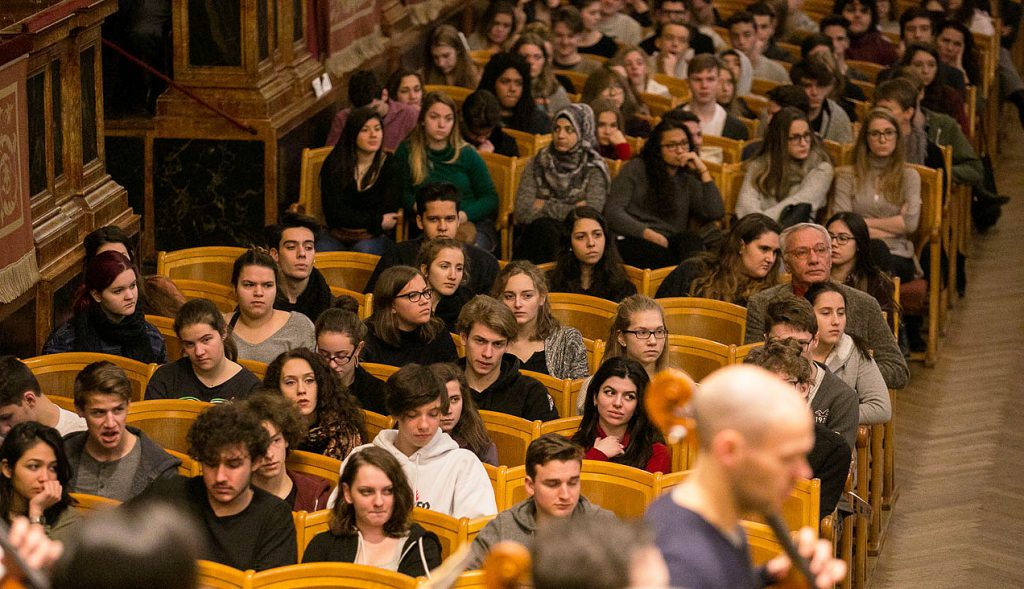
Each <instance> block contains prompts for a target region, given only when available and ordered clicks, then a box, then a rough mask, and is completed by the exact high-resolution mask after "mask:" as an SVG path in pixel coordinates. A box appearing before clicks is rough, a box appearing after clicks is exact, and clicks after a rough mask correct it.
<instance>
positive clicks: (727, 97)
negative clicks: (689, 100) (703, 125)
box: [698, 63, 757, 135]
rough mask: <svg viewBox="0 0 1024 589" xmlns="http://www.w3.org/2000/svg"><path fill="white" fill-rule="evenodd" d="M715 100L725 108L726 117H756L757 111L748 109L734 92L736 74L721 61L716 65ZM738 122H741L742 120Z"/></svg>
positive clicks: (744, 101) (744, 102)
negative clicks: (716, 89)
mask: <svg viewBox="0 0 1024 589" xmlns="http://www.w3.org/2000/svg"><path fill="white" fill-rule="evenodd" d="M715 102H717V103H718V104H719V105H720V106H721V107H722V108H724V109H725V114H726V116H727V117H733V118H734V119H739V118H740V117H742V118H744V119H756V118H757V113H755V112H754V111H753V110H751V109H750V106H749V105H748V104H747V101H746V100H744V99H743V97H742V96H740V95H739V94H737V93H736V74H735V73H733V71H732V70H731V69H729V67H728V66H726V65H724V64H722V63H719V66H718V94H717V95H716V96H715ZM698 120H699V119H698ZM740 122H741V123H742V122H743V121H740ZM744 130H746V125H744ZM723 132H724V128H723ZM748 135H749V131H748Z"/></svg>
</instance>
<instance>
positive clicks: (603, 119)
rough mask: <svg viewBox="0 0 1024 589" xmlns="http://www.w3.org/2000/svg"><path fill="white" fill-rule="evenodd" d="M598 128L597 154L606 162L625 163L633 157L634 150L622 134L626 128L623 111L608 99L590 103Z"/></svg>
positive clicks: (599, 99)
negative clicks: (617, 161) (618, 161)
mask: <svg viewBox="0 0 1024 589" xmlns="http://www.w3.org/2000/svg"><path fill="white" fill-rule="evenodd" d="M590 108H591V109H593V111H594V122H595V123H596V126H597V145H595V146H594V147H595V148H597V153H599V154H601V156H602V157H603V158H605V159H606V160H620V161H625V160H628V159H629V158H631V157H633V149H632V148H631V147H630V146H629V142H628V141H626V135H625V134H624V133H623V132H622V130H623V129H625V128H626V125H625V121H624V120H623V119H622V111H620V110H619V107H617V106H615V103H614V102H612V101H611V100H609V99H607V98H598V99H597V100H595V101H593V102H591V103H590Z"/></svg>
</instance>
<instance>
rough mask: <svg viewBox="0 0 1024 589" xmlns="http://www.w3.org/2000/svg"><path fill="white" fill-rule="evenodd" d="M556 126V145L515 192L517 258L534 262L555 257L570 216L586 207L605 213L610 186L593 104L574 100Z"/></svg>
mask: <svg viewBox="0 0 1024 589" xmlns="http://www.w3.org/2000/svg"><path fill="white" fill-rule="evenodd" d="M552 126H553V130H552V133H551V143H550V144H549V145H547V146H546V147H544V148H543V149H541V150H540V151H539V152H538V153H537V155H536V156H534V157H533V159H531V160H530V162H529V163H528V164H527V165H526V169H525V170H524V171H523V176H522V180H521V181H520V183H519V192H518V193H517V194H516V208H515V222H516V225H517V229H516V232H517V235H518V237H517V239H516V250H515V257H516V258H517V259H525V260H530V261H531V262H533V263H535V264H541V263H544V262H550V261H552V260H553V259H554V258H555V252H556V251H557V249H558V247H559V244H560V243H561V238H562V221H563V220H564V219H565V216H566V214H568V213H569V211H571V210H572V209H573V208H574V207H580V206H584V205H588V206H591V207H593V208H595V209H597V210H599V211H600V210H601V209H602V208H604V201H605V197H606V196H607V194H608V186H609V185H610V184H611V177H610V176H609V174H608V166H607V164H605V161H604V158H602V157H601V154H599V153H598V152H597V149H596V146H597V135H596V134H595V131H594V111H593V110H591V108H590V106H588V105H586V104H570V105H569V106H567V107H565V108H563V109H562V110H560V111H558V113H557V114H556V115H555V118H554V122H553V125H552Z"/></svg>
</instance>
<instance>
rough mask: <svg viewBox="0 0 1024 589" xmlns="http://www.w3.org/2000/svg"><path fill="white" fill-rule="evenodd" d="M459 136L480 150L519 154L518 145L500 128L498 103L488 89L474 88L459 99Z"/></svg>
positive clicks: (481, 151)
mask: <svg viewBox="0 0 1024 589" xmlns="http://www.w3.org/2000/svg"><path fill="white" fill-rule="evenodd" d="M459 128H460V129H462V138H463V139H464V140H465V141H466V143H468V144H470V145H472V146H473V147H475V148H476V150H477V151H478V152H479V153H496V154H498V155H503V156H506V157H519V145H517V144H516V140H515V139H513V138H512V136H510V135H509V134H508V133H506V132H505V131H504V130H502V128H501V105H500V104H498V99H497V98H496V97H495V96H494V94H492V93H491V92H490V91H489V90H477V91H476V92H473V93H472V94H470V95H469V96H467V97H466V100H465V101H464V102H463V103H462V124H461V125H460V126H459Z"/></svg>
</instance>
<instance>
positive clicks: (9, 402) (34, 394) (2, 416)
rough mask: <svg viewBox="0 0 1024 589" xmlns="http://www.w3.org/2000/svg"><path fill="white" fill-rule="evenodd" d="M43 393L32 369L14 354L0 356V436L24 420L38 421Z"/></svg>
mask: <svg viewBox="0 0 1024 589" xmlns="http://www.w3.org/2000/svg"><path fill="white" fill-rule="evenodd" d="M42 395H43V393H42V390H40V387H39V381H38V380H36V377H35V375H34V374H32V371H31V370H29V369H28V366H25V364H24V363H22V361H21V360H18V359H17V358H15V357H14V356H0V438H2V437H3V436H6V435H7V432H9V431H11V428H12V427H14V426H16V425H18V424H19V423H22V422H24V421H38V419H37V405H38V402H39V397H41V396H42Z"/></svg>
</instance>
